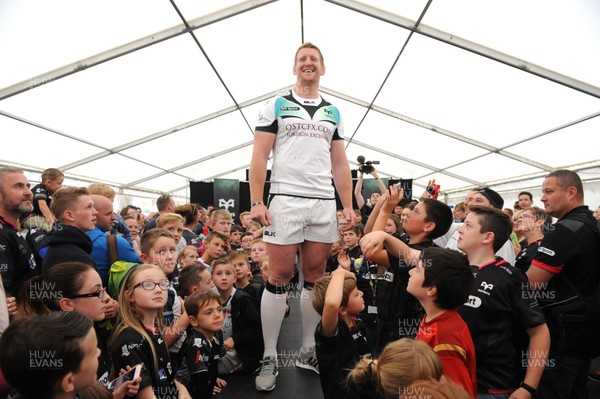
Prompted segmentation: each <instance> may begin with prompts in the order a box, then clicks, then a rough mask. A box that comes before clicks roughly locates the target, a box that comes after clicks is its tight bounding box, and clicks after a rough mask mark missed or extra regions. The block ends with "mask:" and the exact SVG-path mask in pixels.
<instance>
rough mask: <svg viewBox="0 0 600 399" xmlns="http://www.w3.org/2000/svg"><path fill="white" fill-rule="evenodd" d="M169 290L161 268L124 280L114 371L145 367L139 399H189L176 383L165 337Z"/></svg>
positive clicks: (143, 268) (139, 269) (140, 269)
mask: <svg viewBox="0 0 600 399" xmlns="http://www.w3.org/2000/svg"><path fill="white" fill-rule="evenodd" d="M169 287H170V283H169V280H167V278H166V276H165V274H164V273H163V271H162V270H161V269H160V268H159V267H157V266H154V265H139V266H136V267H134V268H133V269H131V271H130V272H129V274H128V275H127V276H125V277H124V279H123V282H122V286H121V290H120V292H119V307H120V311H121V322H120V323H119V325H118V326H117V328H116V329H115V332H114V335H113V338H112V341H111V350H112V356H113V361H114V368H115V369H116V370H119V369H126V368H127V366H131V367H134V366H135V365H137V364H139V363H142V364H143V365H144V368H143V370H142V371H141V373H140V375H141V377H142V382H141V383H140V389H139V392H138V396H137V397H138V398H139V399H147V398H149V399H154V398H155V397H156V398H157V399H163V398H176V397H180V398H182V397H187V398H189V394H188V392H187V390H186V388H185V387H184V386H182V385H181V384H179V383H177V382H176V381H175V378H174V375H173V369H172V366H171V361H170V359H169V351H168V349H167V345H166V344H165V341H164V338H163V336H162V334H161V328H162V327H163V325H162V324H163V318H162V309H163V307H164V305H165V303H166V302H167V296H168V294H167V292H168V290H169Z"/></svg>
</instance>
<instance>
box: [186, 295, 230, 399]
mask: <svg viewBox="0 0 600 399" xmlns="http://www.w3.org/2000/svg"><path fill="white" fill-rule="evenodd" d="M185 310H186V313H187V314H188V315H189V319H190V327H189V328H188V330H187V336H186V339H185V342H184V343H183V347H182V352H183V353H184V355H185V361H186V364H187V368H188V370H189V373H190V375H191V377H190V382H189V383H188V385H187V387H188V391H189V392H190V394H191V395H192V398H193V399H201V398H202V399H204V398H211V397H212V395H213V393H219V392H221V388H222V387H224V386H226V385H227V383H226V382H225V381H224V380H222V379H220V378H217V374H218V370H219V368H218V364H217V363H218V361H219V359H220V356H221V349H222V348H223V347H222V344H223V334H222V333H221V327H222V326H223V310H222V309H221V300H220V297H219V294H217V293H216V292H214V291H196V292H195V293H193V294H192V295H190V296H189V297H188V298H187V299H186V301H185Z"/></svg>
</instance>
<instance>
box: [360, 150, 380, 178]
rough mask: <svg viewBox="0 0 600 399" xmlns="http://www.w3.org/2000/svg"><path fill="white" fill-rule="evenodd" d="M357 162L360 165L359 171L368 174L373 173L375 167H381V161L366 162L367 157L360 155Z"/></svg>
mask: <svg viewBox="0 0 600 399" xmlns="http://www.w3.org/2000/svg"><path fill="white" fill-rule="evenodd" d="M356 161H357V162H358V163H359V165H358V170H360V171H361V172H362V173H366V174H371V172H373V165H379V161H365V157H363V156H362V155H359V156H358V157H357V158H356Z"/></svg>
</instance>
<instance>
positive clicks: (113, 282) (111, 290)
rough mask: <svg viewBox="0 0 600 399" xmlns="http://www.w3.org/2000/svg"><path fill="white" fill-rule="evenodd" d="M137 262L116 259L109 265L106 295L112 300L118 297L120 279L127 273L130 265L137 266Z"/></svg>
mask: <svg viewBox="0 0 600 399" xmlns="http://www.w3.org/2000/svg"><path fill="white" fill-rule="evenodd" d="M137 265H138V264H137V263H133V262H125V261H122V260H118V261H116V262H115V263H113V264H112V265H110V271H109V273H108V284H107V287H106V290H107V291H108V295H110V296H111V298H113V299H114V300H118V299H119V289H120V288H121V281H123V278H124V277H125V276H126V275H127V273H129V270H131V268H132V267H134V266H137Z"/></svg>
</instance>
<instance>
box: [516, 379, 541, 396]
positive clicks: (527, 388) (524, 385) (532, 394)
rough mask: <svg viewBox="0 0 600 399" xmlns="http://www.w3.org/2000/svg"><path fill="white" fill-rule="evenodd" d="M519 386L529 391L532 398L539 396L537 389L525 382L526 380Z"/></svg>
mask: <svg viewBox="0 0 600 399" xmlns="http://www.w3.org/2000/svg"><path fill="white" fill-rule="evenodd" d="M519 388H523V389H524V390H526V391H527V392H529V393H530V394H531V397H532V398H537V389H535V388H534V387H532V386H531V385H528V384H525V383H524V382H522V383H520V384H519Z"/></svg>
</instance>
